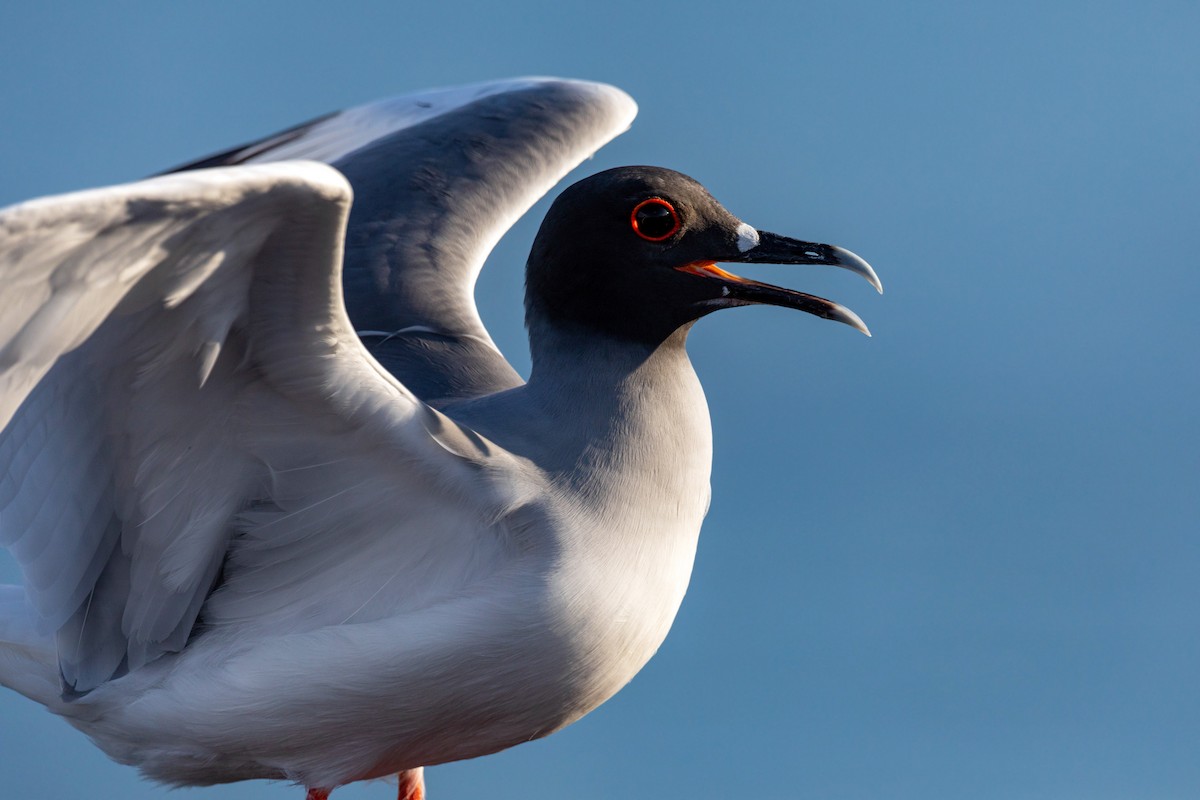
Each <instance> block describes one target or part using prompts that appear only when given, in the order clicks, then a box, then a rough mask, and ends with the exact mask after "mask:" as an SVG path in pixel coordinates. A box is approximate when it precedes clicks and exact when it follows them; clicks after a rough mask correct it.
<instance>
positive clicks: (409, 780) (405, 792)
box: [397, 767, 425, 800]
mask: <svg viewBox="0 0 1200 800" xmlns="http://www.w3.org/2000/svg"><path fill="white" fill-rule="evenodd" d="M397 777H399V778H400V797H399V798H398V800H425V768H424V767H417V768H416V769H406V770H404V772H401V773H400V774H399V775H398V776H397Z"/></svg>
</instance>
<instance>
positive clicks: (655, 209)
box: [629, 197, 679, 242]
mask: <svg viewBox="0 0 1200 800" xmlns="http://www.w3.org/2000/svg"><path fill="white" fill-rule="evenodd" d="M629 222H630V224H632V225H633V232H634V233H636V234H637V235H638V236H640V237H642V238H643V239H646V240H647V241H651V242H661V241H662V240H663V239H669V238H670V237H671V236H673V235H674V234H675V231H677V230H679V215H678V214H676V213H675V207H674V206H672V205H671V204H670V203H668V202H667V201H666V200H663V199H661V198H658V197H651V198H650V199H649V200H643V201H642V202H640V203H638V204H637V205H636V206H634V207H633V214H631V215H630V217H629Z"/></svg>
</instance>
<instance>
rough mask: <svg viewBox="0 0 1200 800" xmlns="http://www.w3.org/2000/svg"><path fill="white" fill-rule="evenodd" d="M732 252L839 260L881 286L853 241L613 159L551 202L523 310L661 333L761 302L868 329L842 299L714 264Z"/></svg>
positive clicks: (623, 333)
mask: <svg viewBox="0 0 1200 800" xmlns="http://www.w3.org/2000/svg"><path fill="white" fill-rule="evenodd" d="M737 262H740V263H765V264H820V265H826V266H835V267H842V268H844V269H849V270H851V271H853V272H857V273H858V274H860V275H862V276H863V277H864V278H866V279H867V280H868V281H869V282H870V283H871V284H872V285H873V286H874V287H875V288H876V289H877V290H879V291H880V292H882V291H883V288H882V286H881V284H880V282H879V278H878V277H877V276H876V275H875V271H874V270H872V269H871V267H870V265H869V264H867V262H865V261H863V260H862V259H861V258H859V257H858V256H856V255H855V254H854V253H851V252H850V251H849V250H844V249H842V248H840V247H835V246H833V245H828V244H816V243H813V242H804V241H800V240H797V239H790V238H788V237H785V236H779V235H777V234H774V233H768V232H766V231H760V230H757V229H755V228H753V227H751V226H750V225H747V224H746V223H744V222H742V221H741V220H739V219H738V218H737V217H735V216H733V214H731V213H729V212H728V211H726V210H725V208H724V206H722V205H721V204H720V203H719V202H717V201H716V199H714V198H713V196H712V195H711V194H709V193H708V191H707V190H706V189H705V188H704V187H703V186H701V185H700V184H699V183H698V182H696V181H695V180H693V179H692V178H689V177H688V176H686V175H683V174H681V173H679V172H675V171H673V170H669V169H663V168H661V167H619V168H617V169H611V170H607V171H605V172H601V173H598V174H596V175H593V176H591V177H589V178H585V179H583V180H581V181H579V182H578V183H575V184H573V185H572V186H570V187H568V188H567V189H566V190H565V191H563V193H562V194H560V195H559V196H558V198H557V199H556V200H555V201H554V203H553V204H552V205H551V207H550V210H549V212H547V214H546V218H545V220H544V221H543V222H542V227H541V229H540V230H539V231H538V234H537V237H536V238H535V240H534V243H533V249H532V251H531V253H530V256H529V263H528V265H527V271H526V294H525V304H526V311H527V321H528V320H530V319H532V318H534V317H535V316H536V317H540V318H542V319H545V320H546V321H548V322H551V323H552V324H558V325H575V326H582V327H585V328H591V329H595V330H597V331H599V332H603V333H607V334H610V335H614V336H618V337H622V338H628V339H633V340H637V341H643V342H647V343H651V344H656V343H658V342H661V341H664V340H665V339H666V338H667V337H669V336H670V335H671V334H672V333H674V332H675V331H676V330H678V329H679V328H681V327H683V326H685V325H688V324H690V323H691V322H694V321H695V320H697V319H699V318H700V317H702V316H704V315H706V314H709V313H711V312H713V311H716V310H718V309H721V308H732V307H736V306H745V305H760V304H766V305H776V306H784V307H787V308H795V309H798V310H800V311H805V312H808V313H809V314H815V315H817V316H819V317H823V318H825V319H832V320H835V321H838V322H843V323H845V324H847V325H850V326H852V327H854V328H857V329H858V330H860V331H862V332H863V333H866V334H867V335H868V336H869V335H870V333H869V332H868V330H867V327H866V325H864V324H863V322H862V320H861V319H859V318H858V316H857V315H856V314H855V313H854V312H853V311H850V310H849V309H847V308H844V307H843V306H840V305H838V304H837V303H834V302H831V301H829V300H825V299H823V298H820V297H816V296H813V295H810V294H805V293H803V292H797V291H793V290H791V289H785V288H782V287H779V286H772V285H771V284H767V283H761V282H759V281H755V280H750V279H747V278H742V277H740V276H738V275H735V274H733V273H731V272H728V271H726V270H724V269H722V268H721V267H718V266H717V264H718V263H737Z"/></svg>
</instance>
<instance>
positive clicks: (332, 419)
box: [0, 78, 882, 800]
mask: <svg viewBox="0 0 1200 800" xmlns="http://www.w3.org/2000/svg"><path fill="white" fill-rule="evenodd" d="M635 113H636V106H635V104H634V102H633V101H632V100H631V99H630V98H629V97H628V96H627V95H626V94H625V93H623V92H621V91H620V90H618V89H615V88H613V87H610V86H605V85H601V84H595V83H587V82H582V81H567V80H558V79H540V78H539V79H522V80H512V81H500V82H491V83H486V84H477V85H472V86H466V87H457V88H453V89H444V90H436V91H428V92H422V93H418V94H412V95H407V96H403V97H399V98H392V99H388V100H384V101H380V102H376V103H372V104H369V105H365V106H361V107H358V108H354V109H350V110H348V111H343V112H340V113H337V114H333V115H330V116H326V117H322V118H320V119H317V120H314V121H312V122H309V123H306V124H304V125H300V126H297V127H295V128H292V129H289V130H287V131H284V132H283V133H280V134H277V135H274V136H271V137H268V138H266V139H262V140H260V141H257V142H254V143H252V144H249V145H244V146H242V147H238V148H234V149H232V150H229V151H227V152H224V153H221V154H219V155H216V156H213V157H211V158H207V159H204V160H202V161H197V162H194V163H192V164H188V165H186V166H185V167H182V168H179V169H177V170H173V171H171V172H168V173H165V174H162V175H159V176H156V177H152V178H149V179H145V180H141V181H137V182H135V183H130V184H126V185H122V186H114V187H108V188H101V189H94V190H87V191H80V192H76V193H71V194H66V195H61V196H57V197H49V198H42V199H36V200H32V201H28V202H25V203H22V204H18V205H15V206H12V207H9V208H7V209H4V210H2V211H0V275H2V276H3V279H2V280H0V429H2V433H0V466H2V468H3V472H2V473H0V478H2V480H0V545H4V546H5V547H7V548H8V549H9V550H10V551H11V552H12V554H13V555H14V556H15V558H16V560H17V562H18V563H19V565H20V567H21V570H22V574H23V578H24V583H23V585H19V586H0V684H3V685H4V686H7V687H9V688H11V689H13V690H15V691H17V692H19V693H21V694H23V695H25V696H26V697H28V698H31V699H32V700H34V701H36V702H38V703H41V704H42V705H44V706H45V707H46V708H47V709H49V710H50V711H52V712H53V713H55V714H58V715H60V716H61V717H63V718H64V719H66V720H67V721H68V722H69V723H70V724H71V725H73V726H74V727H76V728H78V729H79V730H81V731H83V732H84V733H85V734H87V735H88V736H89V737H90V738H91V739H92V741H93V742H94V743H95V744H96V745H97V746H99V747H100V749H102V750H103V751H104V752H105V753H106V754H107V755H108V756H110V757H111V758H113V759H115V760H116V761H118V762H121V763H123V764H129V765H133V766H135V767H137V768H138V769H139V770H140V771H141V772H142V773H143V775H145V776H146V777H148V778H150V779H153V780H156V781H160V782H163V783H166V784H170V785H174V786H188V785H211V784H218V783H226V782H232V781H240V780H248V779H263V778H265V779H282V780H288V781H292V782H295V783H296V784H299V785H301V786H303V787H305V789H306V791H307V796H308V798H309V800H323V798H326V797H328V795H329V792H331V791H332V790H334V789H336V788H337V787H339V786H343V785H345V784H347V783H350V782H353V781H359V780H366V779H373V778H379V777H385V776H393V775H398V776H399V783H400V790H399V796H400V798H401V800H415V799H416V798H422V797H424V795H425V787H424V778H423V771H422V770H423V768H424V767H425V766H428V765H432V764H440V763H444V762H448V761H454V760H458V759H466V758H474V757H477V756H481V755H485V754H488V753H493V752H496V751H499V750H502V749H504V748H508V747H511V746H513V745H516V744H520V743H522V742H526V741H529V740H532V739H535V738H538V737H542V736H545V735H547V734H550V733H552V732H554V731H557V730H559V729H560V728H562V727H564V726H566V725H568V724H570V723H571V722H573V721H575V720H577V719H579V718H580V717H582V716H583V715H585V714H587V713H588V712H589V711H591V710H592V709H594V708H596V707H597V706H599V705H600V704H601V703H603V702H604V701H605V700H607V699H608V698H609V697H611V696H612V695H613V694H614V693H615V692H617V691H618V690H619V689H620V688H621V687H622V686H624V685H625V684H626V683H627V682H628V681H629V680H630V679H631V678H632V677H633V676H634V674H635V673H637V672H638V670H639V669H640V668H641V667H642V666H643V665H644V664H645V663H646V662H647V660H648V659H649V658H650V657H651V656H652V655H653V654H654V652H655V651H656V649H657V648H658V647H659V645H660V644H661V643H662V641H663V639H664V637H665V636H666V634H667V631H668V629H669V628H670V626H671V623H672V621H673V619H674V617H675V614H676V611H677V609H678V608H679V605H680V602H681V601H682V599H683V595H684V592H685V590H686V588H687V585H688V580H689V577H690V574H691V570H692V562H693V558H694V555H695V549H696V541H697V536H698V534H699V530H700V525H701V521H702V520H703V518H704V515H705V513H706V512H707V510H708V504H709V494H710V490H709V473H710V466H711V456H712V443H711V429H710V423H709V417H708V409H707V406H706V404H705V400H704V395H703V392H702V390H701V387H700V383H699V381H698V380H697V377H696V375H695V372H694V371H693V369H692V366H691V364H690V362H689V361H688V356H687V352H686V350H685V341H686V338H687V334H688V331H689V329H690V328H691V327H692V325H693V323H695V322H696V321H697V320H698V319H700V318H701V317H704V316H706V315H707V314H709V313H712V312H714V311H717V310H719V309H724V308H732V307H737V306H747V305H760V304H769V305H776V306H783V307H787V308H793V309H798V310H800V311H805V312H808V313H809V314H814V315H816V316H818V317H822V318H825V319H830V320H835V321H838V322H841V323H845V324H847V325H849V326H851V327H853V328H857V329H858V330H860V331H862V332H863V333H867V328H866V326H865V325H864V324H863V322H862V320H860V319H859V318H858V317H857V316H856V315H855V314H854V313H853V312H851V311H850V310H848V309H846V308H844V307H842V306H840V305H838V304H836V303H833V302H830V301H828V300H825V299H822V298H819V297H815V296H813V295H809V294H805V293H802V292H797V291H792V290H790V289H784V288H780V287H777V286H772V285H769V284H766V283H761V282H758V281H755V280H750V279H747V278H743V277H740V276H738V275H735V274H733V273H732V272H728V271H726V270H725V269H724V268H722V267H720V266H718V264H719V263H738V262H741V263H774V264H811V265H825V266H834V267H841V268H845V269H848V270H851V271H853V272H856V273H858V274H859V275H861V276H863V277H864V278H866V279H867V280H868V281H869V282H870V283H871V284H872V285H873V286H874V287H875V288H876V289H879V290H880V291H882V287H881V285H880V283H879V279H878V277H876V275H875V273H874V271H873V270H872V269H871V267H870V266H868V265H867V263H866V262H865V261H863V260H862V259H861V258H859V257H858V256H856V255H854V254H853V253H851V252H850V251H848V250H844V249H842V248H839V247H835V246H832V245H826V244H816V243H811V242H804V241H798V240H795V239H790V238H787V237H784V236H780V235H776V234H773V233H768V232H766V231H762V230H758V229H756V228H754V227H752V226H750V225H749V224H747V223H744V222H742V221H741V220H740V219H738V218H737V217H735V216H733V214H731V213H730V212H729V211H727V210H726V209H725V208H724V207H723V206H722V205H721V204H720V203H718V202H717V200H715V199H714V198H713V197H712V196H711V195H710V194H709V193H708V191H707V190H705V188H704V187H703V186H701V185H700V184H699V183H697V182H696V181H695V180H693V179H691V178H689V177H687V176H685V175H683V174H681V173H679V172H675V171H672V170H669V169H664V168H659V167H648V166H632V167H623V168H618V169H611V170H607V171H605V172H601V173H599V174H597V175H593V176H592V177H589V178H586V179H584V180H582V181H580V182H578V183H576V184H574V185H573V186H570V187H569V188H567V189H566V190H564V191H563V192H562V193H561V194H560V195H559V196H558V197H557V199H556V200H555V201H554V203H553V204H552V205H551V207H550V209H549V212H548V213H547V215H546V218H545V221H544V222H543V223H542V226H541V228H540V230H539V231H538V233H537V236H536V238H535V240H534V242H533V246H532V250H531V252H530V255H529V259H528V262H527V266H526V295H525V312H526V326H527V328H528V332H529V344H530V352H531V356H532V368H531V371H530V375H529V378H528V380H527V381H524V380H522V379H521V377H520V376H519V375H518V374H517V373H516V372H515V371H514V370H513V368H512V367H511V366H510V365H509V364H508V362H507V361H505V359H504V357H503V356H502V355H501V353H500V352H499V350H498V349H497V347H496V345H495V343H494V342H493V341H492V339H491V337H490V336H489V335H488V333H487V331H486V330H485V329H484V327H483V324H482V322H481V320H480V318H479V314H478V312H477V310H476V308H475V304H474V299H473V289H474V284H475V279H476V277H477V275H478V274H479V270H480V268H481V266H482V264H483V262H484V260H485V258H486V256H487V254H488V253H489V252H490V250H491V249H492V247H493V245H494V244H495V243H496V241H497V240H498V239H499V237H500V235H501V234H502V233H503V232H504V231H505V230H506V229H507V228H508V227H510V226H511V225H512V223H513V222H514V221H515V220H516V219H517V218H519V217H520V216H521V215H522V214H523V213H524V212H525V211H527V210H528V208H529V207H530V206H531V205H532V204H533V203H534V202H535V201H536V200H537V199H538V198H539V197H541V196H542V195H543V194H545V193H546V192H547V191H549V190H550V189H551V188H552V187H553V186H554V184H555V183H557V182H558V181H559V180H560V179H561V178H562V177H563V176H565V175H566V173H567V172H569V171H570V170H571V169H573V168H574V167H575V166H576V165H577V164H579V163H580V162H582V161H583V160H584V159H585V158H587V157H588V156H590V155H591V154H592V153H594V152H595V151H596V150H597V149H598V148H599V147H601V146H602V145H603V144H605V143H606V142H607V141H609V140H610V139H612V138H613V137H614V136H616V135H618V134H619V133H621V132H622V131H624V130H625V129H627V128H628V127H629V125H630V123H631V121H632V119H633V117H634V115H635ZM868 335H869V334H868Z"/></svg>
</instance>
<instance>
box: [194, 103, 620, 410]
mask: <svg viewBox="0 0 1200 800" xmlns="http://www.w3.org/2000/svg"><path fill="white" fill-rule="evenodd" d="M636 113H637V107H636V105H635V104H634V102H633V101H632V100H631V99H630V98H629V97H628V95H626V94H625V93H623V92H621V91H620V90H619V89H615V88H613V87H611V86H605V85H603V84H596V83H585V82H581V81H565V80H555V79H524V80H516V81H506V82H499V83H486V84H477V85H473V86H464V87H458V88H454V89H443V90H438V91H431V92H424V93H420V94H414V95H407V96H403V97H397V98H392V99H389V100H384V101H380V102H378V103H373V104H370V105H366V106H360V107H358V108H353V109H350V110H347V111H343V112H340V113H337V114H333V115H329V116H326V117H322V118H320V119H317V120H314V121H312V122H310V123H307V124H305V125H301V126H298V127H295V128H292V129H290V130H288V131H285V132H283V133H280V134H276V135H275V136H272V137H268V138H266V139H263V140H261V141H259V142H255V143H253V144H249V145H244V146H242V147H239V148H235V149H233V150H230V151H227V152H225V153H221V154H219V155H217V156H213V157H210V158H208V159H204V160H203V161H198V162H195V163H194V164H189V165H187V166H185V167H181V168H180V169H190V168H196V167H209V166H216V165H222V164H240V163H247V162H259V161H274V160H281V159H291V158H308V159H315V160H320V161H325V162H326V163H330V164H332V165H333V166H334V167H336V168H337V169H338V170H340V171H341V172H342V174H344V175H345V176H346V177H347V178H348V179H349V181H350V184H351V186H352V187H353V188H354V205H353V207H352V209H351V213H350V222H349V228H348V232H347V242H346V256H345V264H344V272H343V281H344V291H345V296H346V305H347V310H348V312H349V315H350V319H351V320H352V322H353V324H354V326H355V329H356V330H357V331H358V332H359V334H360V336H361V337H362V339H363V343H364V344H365V345H366V346H367V348H368V350H370V351H371V353H372V354H373V355H374V356H375V357H376V358H377V359H378V360H379V361H380V362H381V363H382V364H383V365H384V366H385V367H386V368H387V369H388V370H389V371H390V372H391V373H392V374H393V375H395V376H396V377H397V378H398V379H399V380H400V381H401V382H402V383H403V384H404V385H405V386H406V387H408V388H409V389H410V390H412V391H413V393H414V394H416V395H417V396H418V397H420V398H421V399H423V400H425V401H426V402H433V403H437V402H439V401H445V400H451V399H461V398H467V397H474V396H478V395H482V394H489V393H491V392H496V391H500V390H503V389H508V388H511V387H513V386H517V385H519V384H520V383H521V379H520V377H519V376H518V375H517V374H516V372H515V371H514V370H513V369H512V367H511V366H509V364H508V362H507V361H506V360H505V359H504V357H503V356H502V355H501V354H500V351H499V350H498V349H497V348H496V345H495V344H494V343H493V341H492V339H491V337H490V336H489V335H488V333H487V331H486V330H485V329H484V327H483V323H482V321H481V320H480V318H479V312H478V311H477V310H476V308H475V301H474V297H473V291H474V287H475V280H476V278H477V277H478V275H479V270H480V269H481V268H482V266H483V262H484V260H485V258H486V257H487V254H488V253H489V252H490V251H491V249H492V247H493V246H494V245H495V243H496V242H497V241H498V240H499V238H500V236H501V235H502V234H503V233H504V232H505V231H506V230H507V229H508V228H509V227H510V226H511V225H512V224H513V223H514V222H515V221H516V220H517V218H518V217H520V216H521V215H522V214H524V213H525V212H526V211H527V210H528V209H529V207H530V206H531V205H533V203H534V202H536V201H537V200H538V198H540V197H541V196H542V195H543V194H545V193H546V192H547V191H549V189H550V188H551V187H552V186H553V185H554V184H555V183H557V182H558V181H559V180H560V179H561V178H562V177H563V176H564V175H566V173H567V172H569V171H570V170H571V169H572V168H574V167H575V166H576V165H578V164H579V163H580V162H581V161H583V160H584V159H585V158H587V157H588V156H590V155H591V154H592V153H594V152H595V151H596V150H597V149H598V148H599V147H600V146H602V145H603V144H604V143H606V142H608V141H609V140H610V139H612V138H613V137H614V136H617V135H618V134H620V133H621V132H623V131H624V130H625V129H627V128H628V126H629V124H630V122H631V121H632V120H633V117H634V115H635V114H636Z"/></svg>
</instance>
